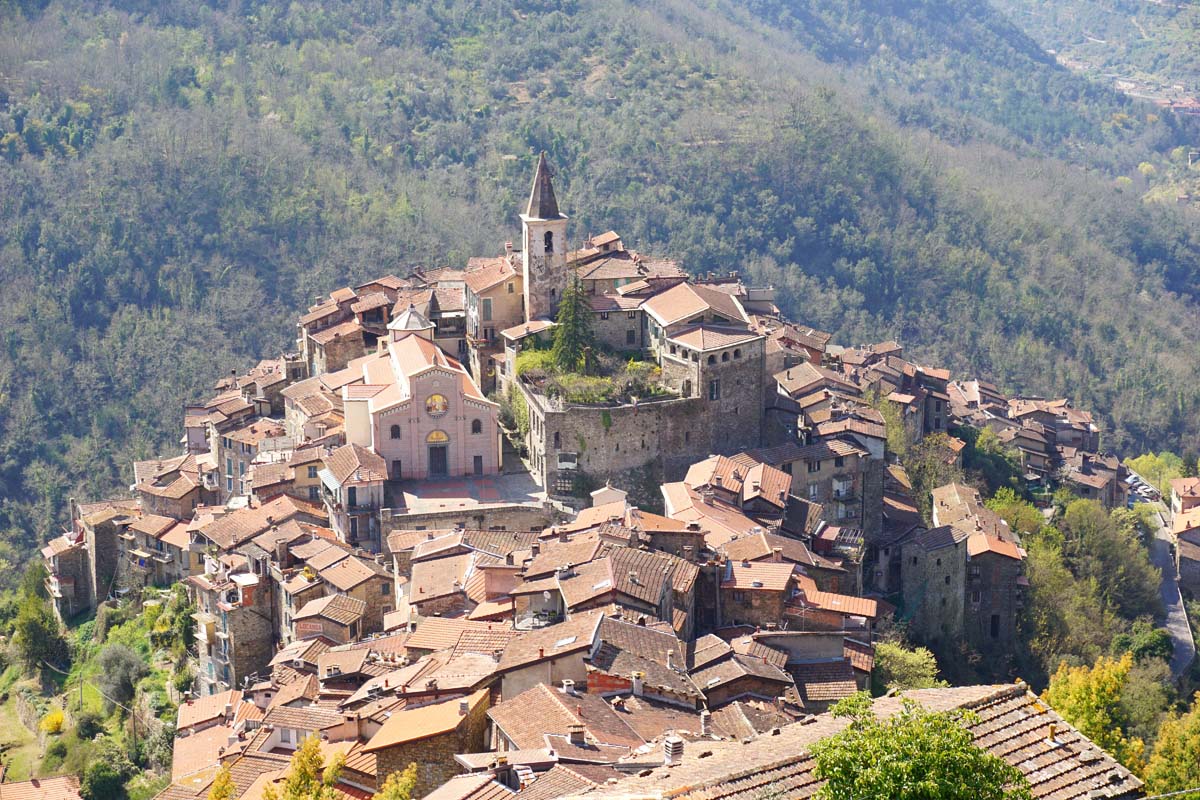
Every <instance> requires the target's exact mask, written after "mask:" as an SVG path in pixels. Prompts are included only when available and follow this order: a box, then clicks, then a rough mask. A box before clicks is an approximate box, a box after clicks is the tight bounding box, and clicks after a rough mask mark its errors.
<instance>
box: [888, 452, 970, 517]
mask: <svg viewBox="0 0 1200 800" xmlns="http://www.w3.org/2000/svg"><path fill="white" fill-rule="evenodd" d="M903 463H904V468H905V469H906V470H908V477H909V480H911V481H912V486H913V497H915V498H916V500H917V507H918V508H920V509H921V516H922V517H924V518H925V519H926V520H929V515H930V511H931V510H932V508H933V500H932V499H931V496H930V494H929V493H930V492H932V491H933V490H934V489H936V488H937V487H939V486H945V485H946V484H948V483H954V482H955V481H961V480H962V479H963V471H962V470H961V469H959V467H958V465H957V463H956V458H955V454H954V448H952V447H951V446H950V437H949V436H947V435H946V434H944V433H934V434H930V435H929V436H926V437H925V438H924V439H922V440H921V441H919V442H917V443H916V444H914V445H913V446H912V447H910V448H908V454H907V455H906V456H905V457H904V460H903Z"/></svg>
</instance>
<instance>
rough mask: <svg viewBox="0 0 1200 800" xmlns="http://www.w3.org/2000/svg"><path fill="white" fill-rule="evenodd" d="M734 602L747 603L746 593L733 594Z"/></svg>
mask: <svg viewBox="0 0 1200 800" xmlns="http://www.w3.org/2000/svg"><path fill="white" fill-rule="evenodd" d="M733 602H735V603H744V602H746V593H745V592H734V593H733Z"/></svg>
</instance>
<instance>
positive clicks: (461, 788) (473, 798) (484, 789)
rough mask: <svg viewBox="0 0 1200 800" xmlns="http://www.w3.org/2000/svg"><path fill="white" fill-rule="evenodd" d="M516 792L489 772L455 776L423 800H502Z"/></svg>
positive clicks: (514, 794) (513, 795)
mask: <svg viewBox="0 0 1200 800" xmlns="http://www.w3.org/2000/svg"><path fill="white" fill-rule="evenodd" d="M516 794H517V793H516V792H514V791H513V790H512V789H510V788H508V787H507V786H505V785H504V784H502V783H499V782H497V781H496V779H495V777H494V776H493V775H492V773H491V772H482V773H475V774H473V775H455V776H454V777H453V778H451V779H450V780H448V781H446V782H445V783H443V784H442V785H441V786H439V787H438V788H436V789H434V790H433V791H432V792H430V793H429V794H427V795H425V797H424V798H423V800H503V798H507V797H515V796H516Z"/></svg>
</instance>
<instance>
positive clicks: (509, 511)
mask: <svg viewBox="0 0 1200 800" xmlns="http://www.w3.org/2000/svg"><path fill="white" fill-rule="evenodd" d="M565 516H566V515H565V514H564V513H563V512H562V511H561V510H560V509H558V508H557V507H555V506H553V505H551V504H548V503H547V504H525V503H497V504H495V505H481V506H472V507H470V508H457V509H444V510H436V511H426V512H421V511H405V510H404V509H389V508H385V509H384V510H383V511H382V512H381V514H380V528H381V530H382V536H383V542H384V543H385V545H386V542H387V537H388V534H389V533H391V532H392V531H398V530H410V531H426V530H428V531H436V530H449V529H452V528H470V529H472V530H485V531H486V530H499V531H531V530H541V529H543V528H548V527H550V526H551V525H553V524H554V523H556V522H560V521H562V520H563V519H564V518H565ZM385 551H386V546H385Z"/></svg>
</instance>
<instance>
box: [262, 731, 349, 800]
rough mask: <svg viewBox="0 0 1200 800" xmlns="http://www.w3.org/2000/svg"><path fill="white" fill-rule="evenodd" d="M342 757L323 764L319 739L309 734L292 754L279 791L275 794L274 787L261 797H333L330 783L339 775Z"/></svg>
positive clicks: (328, 799) (283, 799)
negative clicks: (281, 789) (279, 792)
mask: <svg viewBox="0 0 1200 800" xmlns="http://www.w3.org/2000/svg"><path fill="white" fill-rule="evenodd" d="M343 761H344V757H343V756H341V755H338V756H337V758H335V759H334V760H333V761H332V762H331V763H330V764H328V765H326V764H325V757H324V756H322V755H321V740H320V739H319V738H318V737H316V736H309V737H308V738H307V739H305V740H304V742H303V743H301V745H300V749H298V750H297V751H296V752H295V753H294V754H292V763H291V766H290V767H289V768H288V774H287V777H286V778H284V780H283V794H282V795H280V794H278V793H276V791H275V787H274V786H268V787H267V788H266V791H264V792H263V798H264V800H334V799H335V798H336V797H337V796H338V792H337V790H336V789H334V786H335V785H336V784H337V782H338V777H339V776H341V774H342V763H343Z"/></svg>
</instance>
